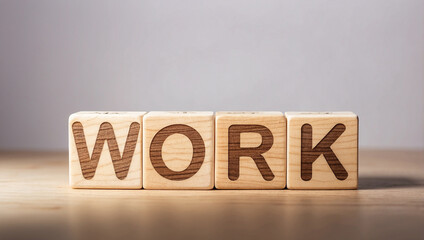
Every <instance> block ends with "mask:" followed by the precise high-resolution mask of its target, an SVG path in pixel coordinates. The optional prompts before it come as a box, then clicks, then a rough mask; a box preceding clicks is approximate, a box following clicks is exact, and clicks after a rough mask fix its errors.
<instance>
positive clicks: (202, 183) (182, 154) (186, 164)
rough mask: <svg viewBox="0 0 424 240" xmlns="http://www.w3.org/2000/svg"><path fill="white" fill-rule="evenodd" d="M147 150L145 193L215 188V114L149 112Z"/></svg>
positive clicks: (146, 130) (144, 171) (144, 160)
mask: <svg viewBox="0 0 424 240" xmlns="http://www.w3.org/2000/svg"><path fill="white" fill-rule="evenodd" d="M143 149H144V153H143V186H144V188H145V189H212V188H213V186H214V171H213V170H214V114H213V112H149V113H148V114H146V116H145V117H144V137H143Z"/></svg>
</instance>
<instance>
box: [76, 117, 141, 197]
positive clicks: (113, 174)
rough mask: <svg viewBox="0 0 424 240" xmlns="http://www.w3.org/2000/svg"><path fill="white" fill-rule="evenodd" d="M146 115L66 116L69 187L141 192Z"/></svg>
mask: <svg viewBox="0 0 424 240" xmlns="http://www.w3.org/2000/svg"><path fill="white" fill-rule="evenodd" d="M144 114H145V112H78V113H74V114H72V115H71V116H70V117H69V184H70V185H71V187H72V188H115V189H140V188H141V187H142V175H141V173H142V168H141V156H142V155H141V150H142V145H141V144H142V123H143V115H144Z"/></svg>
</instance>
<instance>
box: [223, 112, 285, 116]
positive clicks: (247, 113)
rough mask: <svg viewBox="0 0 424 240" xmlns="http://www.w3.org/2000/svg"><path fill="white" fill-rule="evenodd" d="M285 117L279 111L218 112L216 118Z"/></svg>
mask: <svg viewBox="0 0 424 240" xmlns="http://www.w3.org/2000/svg"><path fill="white" fill-rule="evenodd" d="M259 115H260V116H284V113H282V112H277V111H263V112H260V111H223V112H217V113H216V116H217V117H220V116H229V117H231V116H234V117H239V116H240V117H255V116H259Z"/></svg>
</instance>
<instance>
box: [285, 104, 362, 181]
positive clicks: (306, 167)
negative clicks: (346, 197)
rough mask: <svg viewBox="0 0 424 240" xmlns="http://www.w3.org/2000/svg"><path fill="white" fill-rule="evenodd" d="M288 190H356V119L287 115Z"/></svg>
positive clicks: (329, 114) (344, 114)
mask: <svg viewBox="0 0 424 240" xmlns="http://www.w3.org/2000/svg"><path fill="white" fill-rule="evenodd" d="M286 117H287V188H289V189H356V188H357V187H358V117H357V116H356V115H355V114H354V113H352V112H287V113H286Z"/></svg>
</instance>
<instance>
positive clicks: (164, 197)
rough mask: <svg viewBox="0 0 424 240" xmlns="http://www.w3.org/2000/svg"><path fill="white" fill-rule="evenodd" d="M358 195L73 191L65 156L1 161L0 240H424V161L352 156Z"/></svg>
mask: <svg viewBox="0 0 424 240" xmlns="http://www.w3.org/2000/svg"><path fill="white" fill-rule="evenodd" d="M359 171H360V174H359V181H360V182H359V190H332V191H323V190H316V191H305V190H253V191H252V190H238V191H233V190H209V191H199V190H197V191H187V190H178V191H168V190H167V191H162V190H82V189H81V190H75V189H71V188H69V187H68V161H67V154H66V153H31V152H26V153H20V152H3V153H0V239H20V238H21V239H110V238H119V239H133V238H136V239H151V238H168V239H188V238H196V239H199V238H202V239H203V238H206V239H220V238H230V239H234V238H241V239H320V238H323V239H324V238H325V239H382V238H384V239H424V152H414V151H371V150H369V151H361V153H360V165H359Z"/></svg>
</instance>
